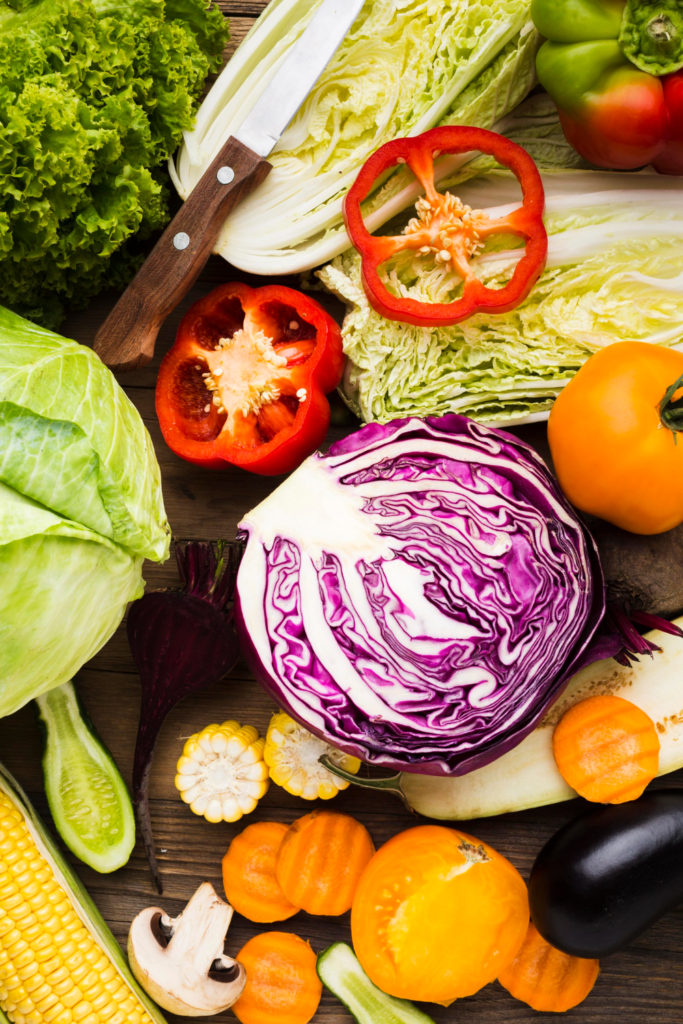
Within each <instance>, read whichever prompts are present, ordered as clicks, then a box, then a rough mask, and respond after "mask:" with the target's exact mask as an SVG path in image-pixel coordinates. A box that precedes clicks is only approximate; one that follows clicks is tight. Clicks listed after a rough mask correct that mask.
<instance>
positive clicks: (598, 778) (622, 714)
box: [553, 694, 659, 804]
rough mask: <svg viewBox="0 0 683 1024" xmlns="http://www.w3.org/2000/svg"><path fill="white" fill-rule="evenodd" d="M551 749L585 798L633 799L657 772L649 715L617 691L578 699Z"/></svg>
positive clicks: (565, 776)
mask: <svg viewBox="0 0 683 1024" xmlns="http://www.w3.org/2000/svg"><path fill="white" fill-rule="evenodd" d="M553 754H554V756H555V761H556V763H557V767H558V769H559V771H560V774H561V775H562V778H563V779H564V780H565V782H567V783H568V785H570V786H571V787H572V788H573V789H575V790H576V792H577V793H578V794H579V795H580V796H582V797H584V798H585V799H586V800H594V801H596V802H597V803H603V804H620V803H623V802H624V801H625V800H635V799H636V797H639V796H640V794H641V793H642V792H643V790H644V789H645V787H646V786H647V784H648V783H649V782H651V781H652V779H654V777H655V776H656V775H657V770H658V766H659V736H658V735H657V727H656V725H655V723H654V722H653V721H652V719H651V718H650V716H649V715H647V714H646V713H645V712H644V711H643V710H642V709H641V708H639V707H637V706H636V705H635V704H632V703H631V701H630V700H624V698H623V697H615V696H614V695H613V694H605V695H602V696H598V697H588V698H587V700H582V701H579V703H578V704H575V705H574V706H573V707H571V708H570V709H569V711H567V712H566V713H565V714H564V715H563V716H562V718H561V719H560V721H559V723H558V725H557V726H556V728H555V731H554V733H553Z"/></svg>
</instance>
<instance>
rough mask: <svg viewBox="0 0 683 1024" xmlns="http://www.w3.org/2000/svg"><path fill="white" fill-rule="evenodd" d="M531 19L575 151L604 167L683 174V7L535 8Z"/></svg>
mask: <svg viewBox="0 0 683 1024" xmlns="http://www.w3.org/2000/svg"><path fill="white" fill-rule="evenodd" d="M531 16H532V18H533V21H534V24H535V25H536V28H537V29H538V30H539V32H540V33H541V35H543V36H545V38H546V41H545V42H544V43H543V45H542V46H541V48H540V50H539V52H538V55H537V59H536V67H537V71H538V78H539V81H540V82H541V84H542V85H543V87H544V88H545V89H546V90H547V91H548V93H550V95H551V96H552V98H553V99H554V101H555V103H556V104H557V107H558V110H559V114H560V121H561V123H562V127H563V129H564V132H565V135H566V136H567V139H568V140H569V142H570V143H571V145H572V146H573V147H574V148H575V149H576V150H577V151H578V152H579V153H580V154H581V155H582V156H584V157H585V158H586V159H587V160H589V161H590V162H591V163H593V164H596V165H597V166H599V167H612V168H617V169H629V168H634V167H642V166H644V165H646V164H649V163H652V164H653V165H654V167H655V168H656V169H657V170H659V171H662V172H665V173H670V174H683V72H682V71H681V69H682V68H683V8H682V7H681V3H680V0H532V3H531Z"/></svg>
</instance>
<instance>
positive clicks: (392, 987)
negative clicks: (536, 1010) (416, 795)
mask: <svg viewBox="0 0 683 1024" xmlns="http://www.w3.org/2000/svg"><path fill="white" fill-rule="evenodd" d="M528 924H529V905H528V899H527V890H526V885H525V883H524V881H523V879H522V877H521V875H520V874H519V872H518V871H517V869H516V868H514V867H513V866H512V864H511V863H510V862H509V861H508V860H506V858H505V857H503V856H502V855H501V854H499V853H497V852H496V851H495V850H494V849H493V848H492V847H490V846H488V845H487V844H486V843H482V842H480V841H479V840H478V839H474V838H472V836H469V835H466V834H465V833H464V832H459V831H456V830H455V829H451V828H446V827H445V826H442V825H419V826H417V827H416V828H410V829H407V830H406V831H405V832H400V833H399V834H398V835H396V836H394V838H393V839H390V840H389V842H388V843H385V844H384V846H382V847H380V849H379V850H378V851H377V853H376V854H375V855H374V857H373V858H372V860H371V861H370V863H369V864H368V866H367V867H366V869H365V871H364V872H363V874H362V875H361V878H360V882H359V883H358V887H357V889H356V893H355V896H354V900H353V907H352V909H351V935H352V938H353V947H354V949H355V951H356V956H357V957H358V959H359V960H360V963H361V965H362V967H363V969H364V970H365V972H366V974H367V975H368V976H369V977H370V979H371V980H372V981H373V982H374V983H375V985H377V986H378V987H379V988H381V989H382V990H383V991H384V992H388V993H389V994H390V995H392V996H398V997H401V998H404V999H417V1000H426V1001H428V1002H434V1003H441V1004H442V1005H444V1006H448V1005H449V1003H452V1002H453V1000H454V999H458V998H459V997H461V996H469V995H472V994H473V993H474V992H478V991H479V989H480V988H482V987H483V986H484V985H486V984H488V982H490V981H493V980H494V979H495V978H496V977H497V976H498V975H499V974H500V972H501V971H502V970H503V969H504V968H505V967H506V966H507V965H508V964H509V963H511V961H512V960H513V958H514V957H515V955H516V954H517V951H518V950H519V948H520V946H521V945H522V942H523V941H524V937H525V935H526V932H527V927H528Z"/></svg>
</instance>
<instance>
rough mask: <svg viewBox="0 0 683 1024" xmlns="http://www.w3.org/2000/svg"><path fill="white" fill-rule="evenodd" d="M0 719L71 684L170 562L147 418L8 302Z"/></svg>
mask: <svg viewBox="0 0 683 1024" xmlns="http://www.w3.org/2000/svg"><path fill="white" fill-rule="evenodd" d="M0 395H1V396H2V400H1V401H0V580H1V581H2V585H1V586H0V679H1V680H2V683H1V684H0V715H6V714H10V713H11V712H13V711H15V710H16V709H17V708H19V707H21V706H22V704H25V703H26V702H27V701H29V700H31V699H32V698H33V697H35V696H37V695H38V694H40V693H43V692H44V691H46V690H48V689H50V688H51V687H53V686H58V685H61V684H62V683H63V682H65V681H66V680H68V679H71V678H72V677H73V674H74V673H75V672H76V671H77V670H78V669H79V668H80V667H81V665H82V664H83V663H84V662H85V661H87V660H88V658H90V657H91V656H92V655H93V654H94V653H95V652H96V651H97V650H98V649H99V648H100V647H101V646H102V645H103V644H104V643H105V641H106V640H108V639H109V637H110V636H111V634H112V633H113V632H114V630H115V629H116V627H117V626H118V624H119V622H120V621H121V619H122V617H123V613H124V611H125V607H126V604H127V603H128V602H129V601H131V600H133V599H134V598H137V597H139V596H140V595H141V593H142V589H143V584H142V576H141V566H142V562H143V559H144V558H150V559H153V560H154V561H162V560H163V559H164V558H166V556H167V554H168V546H169V529H168V524H167V522H166V516H165V512H164V505H163V498H162V494H161V486H160V474H159V466H158V463H157V461H156V457H155V454H154V449H153V447H152V442H151V439H150V437H149V435H148V433H147V431H146V429H145V427H144V425H143V423H142V420H141V418H140V416H139V414H138V412H137V410H136V409H135V407H134V406H133V404H132V403H131V402H130V400H129V399H128V398H127V397H126V395H125V394H124V392H123V391H122V390H121V388H120V387H119V386H118V384H117V383H116V381H115V379H114V377H113V375H112V374H111V373H110V371H109V370H108V369H107V368H106V367H105V366H104V364H103V363H102V362H101V361H100V360H99V359H98V358H97V356H96V355H95V354H94V353H93V352H92V350H91V349H89V348H86V347H85V346H83V345H79V344H77V343H76V342H75V341H68V340H67V339H65V338H62V337H60V336H59V335H56V334H52V333H51V332H49V331H46V330H44V329H42V328H39V327H36V326H35V325H34V324H31V323H30V322H28V321H26V320H23V319H22V318H21V317H19V316H17V315H16V314H14V313H11V312H10V311H9V310H6V309H4V308H2V307H0Z"/></svg>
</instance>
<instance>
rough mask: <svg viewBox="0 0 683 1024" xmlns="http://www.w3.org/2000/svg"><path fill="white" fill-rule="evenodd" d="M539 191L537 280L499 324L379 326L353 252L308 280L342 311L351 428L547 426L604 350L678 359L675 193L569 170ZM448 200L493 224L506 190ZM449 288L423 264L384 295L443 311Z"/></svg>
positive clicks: (493, 263)
mask: <svg viewBox="0 0 683 1024" xmlns="http://www.w3.org/2000/svg"><path fill="white" fill-rule="evenodd" d="M537 144H538V145H543V142H542V140H541V141H540V142H538V143H537ZM474 163H475V164H476V161H475V162H474ZM474 169H475V168H474V167H473V166H469V167H468V168H465V169H463V174H464V173H466V174H471V173H472V172H473V170H474ZM544 184H545V190H546V217H545V220H546V226H547V228H548V232H549V252H548V261H547V265H546V269H545V271H544V273H543V274H542V276H541V278H540V279H539V281H538V282H537V284H536V285H535V287H534V288H533V290H532V292H531V294H530V295H529V297H528V298H527V299H526V300H525V301H524V302H523V303H522V304H521V305H520V306H518V307H517V309H515V310H512V311H511V312H509V313H504V314H500V315H497V316H490V315H483V314H478V315H475V316H472V317H470V318H469V319H467V320H465V321H463V322H462V323H460V324H457V325H455V326H453V327H446V328H437V329H427V328H420V327H414V326H412V325H410V324H401V323H396V322H392V321H389V320H385V319H383V318H382V317H381V316H379V315H378V314H377V313H375V312H374V310H373V309H372V308H371V307H370V306H369V304H368V301H367V299H366V297H365V293H364V291H363V288H362V285H361V279H360V261H359V257H358V256H357V254H356V253H355V251H354V250H349V251H348V252H346V253H344V254H343V255H342V256H340V257H338V258H337V259H335V260H334V261H333V262H332V263H330V264H329V265H328V266H326V267H324V268H323V269H322V270H321V271H319V272H318V276H319V277H320V278H321V280H322V281H323V283H324V284H325V285H326V287H327V288H329V289H330V290H331V291H333V292H335V293H336V294H337V295H338V296H340V297H341V298H342V299H343V300H344V302H345V303H346V304H347V306H348V311H347V315H346V317H345V319H344V324H343V328H342V334H343V341H344V350H345V352H346V354H347V356H348V363H347V368H346V372H345V377H344V381H343V382H342V393H343V395H344V397H345V399H346V401H347V402H348V404H349V405H350V406H351V408H352V409H353V410H354V411H355V412H356V413H357V414H358V415H359V416H360V417H361V418H362V419H364V420H366V421H371V420H376V421H378V422H382V423H384V422H388V421H389V420H392V419H394V418H395V417H397V416H406V415H440V414H443V413H446V412H458V413H462V414H464V415H467V416H471V417H473V418H475V419H477V420H479V421H481V422H485V423H489V424H505V423H513V422H524V421H529V420H531V419H536V418H542V417H544V416H545V415H546V414H547V411H548V410H549V408H550V406H551V405H552V402H553V400H554V399H555V397H556V396H557V394H558V393H559V391H560V390H561V388H562V387H563V386H564V384H566V383H567V381H568V380H570V378H571V377H572V376H573V375H574V374H575V373H576V371H577V370H578V368H579V367H580V366H581V364H582V363H583V362H584V361H585V360H586V359H587V358H588V356H589V355H590V354H591V353H592V352H594V351H595V350H596V349H598V348H600V347H602V346H605V345H609V344H610V343H612V342H615V341H621V340H627V339H628V340H639V341H649V342H656V343H658V344H663V345H671V346H676V347H680V346H683V275H682V274H681V269H680V268H681V266H683V206H682V205H681V203H680V202H679V201H678V198H679V191H680V190H679V187H678V186H677V184H676V182H674V181H672V180H668V179H666V178H664V177H662V176H659V175H653V174H648V173H639V174H630V175H629V176H628V181H626V180H625V178H624V176H623V175H619V174H610V173H606V172H600V171H582V170H574V171H571V172H565V173H561V172H553V173H546V174H545V175H544ZM457 193H458V194H459V195H460V196H462V198H463V199H464V200H465V201H466V202H467V203H468V204H470V205H471V206H473V207H476V208H488V209H489V212H491V210H492V209H496V210H498V211H500V212H502V211H503V210H504V209H505V206H504V205H499V204H503V203H505V202H506V201H507V200H509V199H510V190H509V184H508V179H507V178H506V177H504V176H503V175H495V174H492V175H489V176H483V177H480V178H477V179H472V180H470V181H469V182H467V184H466V185H464V186H463V187H462V188H458V189H457ZM514 259H515V253H514V250H510V251H508V250H505V251H500V252H496V251H491V250H489V251H486V250H485V251H484V252H483V253H482V255H481V256H480V257H479V258H478V260H476V261H475V265H478V273H479V276H481V277H482V278H483V279H484V280H486V281H488V282H490V281H492V280H494V279H496V278H498V279H501V280H505V279H506V275H509V272H510V270H511V267H512V265H513V262H514ZM457 284H458V282H456V278H455V277H454V276H452V275H449V273H448V272H447V271H445V270H444V269H443V265H442V267H441V269H439V267H437V266H434V264H433V263H432V264H430V265H427V264H426V262H425V261H423V260H422V259H421V258H420V257H414V258H410V259H406V260H404V261H403V262H401V263H400V264H398V262H397V263H396V265H395V266H393V267H392V287H394V288H395V289H396V290H398V291H399V292H401V293H404V294H413V295H415V296H417V297H419V298H421V299H423V300H424V301H448V298H449V296H451V295H453V294H455V292H454V289H456V288H457Z"/></svg>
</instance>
